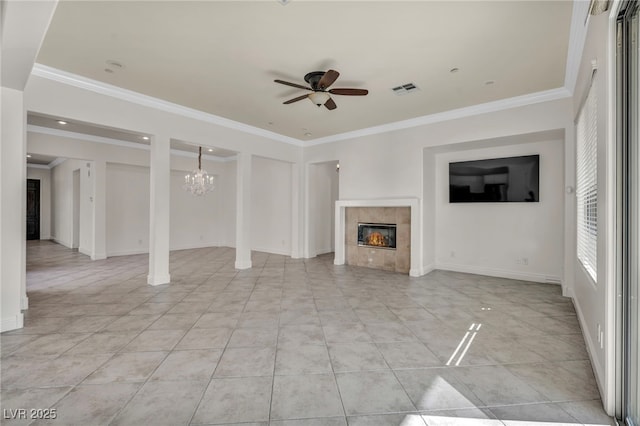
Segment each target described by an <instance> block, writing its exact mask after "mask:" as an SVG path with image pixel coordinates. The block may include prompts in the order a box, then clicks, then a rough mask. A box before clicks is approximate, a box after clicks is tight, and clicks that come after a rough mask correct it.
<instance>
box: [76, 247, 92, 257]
mask: <svg viewBox="0 0 640 426" xmlns="http://www.w3.org/2000/svg"><path fill="white" fill-rule="evenodd" d="M78 253H80V254H84V255H85V256H89V257H91V250H87V249H85V248H84V247H79V248H78Z"/></svg>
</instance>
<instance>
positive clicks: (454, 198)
mask: <svg viewBox="0 0 640 426" xmlns="http://www.w3.org/2000/svg"><path fill="white" fill-rule="evenodd" d="M539 200H540V156H539V155H525V156H521V157H506V158H492V159H488V160H474V161H461V162H457V163H449V202H450V203H526V202H535V203H537V202H538V201H539Z"/></svg>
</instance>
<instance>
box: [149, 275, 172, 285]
mask: <svg viewBox="0 0 640 426" xmlns="http://www.w3.org/2000/svg"><path fill="white" fill-rule="evenodd" d="M170 282H171V275H170V274H167V275H162V276H152V275H147V284H149V285H162V284H169V283H170Z"/></svg>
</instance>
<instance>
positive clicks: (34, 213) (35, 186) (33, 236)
mask: <svg viewBox="0 0 640 426" xmlns="http://www.w3.org/2000/svg"><path fill="white" fill-rule="evenodd" d="M39 239H40V181H39V180H37V179H27V240H39Z"/></svg>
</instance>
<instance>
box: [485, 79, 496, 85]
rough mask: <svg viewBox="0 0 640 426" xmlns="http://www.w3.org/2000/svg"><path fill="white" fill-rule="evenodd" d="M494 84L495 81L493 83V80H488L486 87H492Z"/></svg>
mask: <svg viewBox="0 0 640 426" xmlns="http://www.w3.org/2000/svg"><path fill="white" fill-rule="evenodd" d="M494 83H495V81H493V80H487V81H485V82H484V85H485V86H491V85H492V84H494Z"/></svg>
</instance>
